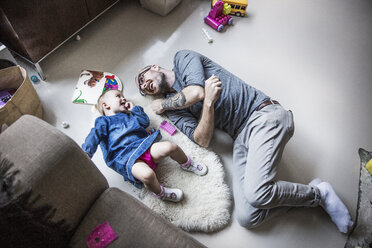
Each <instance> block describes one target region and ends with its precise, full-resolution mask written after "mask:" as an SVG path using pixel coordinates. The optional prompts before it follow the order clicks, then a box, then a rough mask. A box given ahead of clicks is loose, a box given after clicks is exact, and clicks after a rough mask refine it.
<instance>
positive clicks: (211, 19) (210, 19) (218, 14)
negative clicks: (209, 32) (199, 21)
mask: <svg viewBox="0 0 372 248" xmlns="http://www.w3.org/2000/svg"><path fill="white" fill-rule="evenodd" d="M223 8H224V3H223V2H222V1H218V2H217V3H216V4H215V5H214V7H213V9H211V10H210V11H209V14H208V16H206V17H205V18H204V21H205V23H207V24H208V25H209V26H211V27H212V28H214V29H215V30H217V31H218V32H220V31H221V30H222V28H223V26H224V25H226V24H228V25H231V24H232V23H233V19H232V18H231V16H229V15H224V14H223V13H222V10H223Z"/></svg>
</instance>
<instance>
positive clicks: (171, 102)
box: [152, 85, 204, 114]
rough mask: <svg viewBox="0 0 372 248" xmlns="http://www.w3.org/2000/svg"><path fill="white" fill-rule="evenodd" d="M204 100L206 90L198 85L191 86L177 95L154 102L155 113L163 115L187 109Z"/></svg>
mask: <svg viewBox="0 0 372 248" xmlns="http://www.w3.org/2000/svg"><path fill="white" fill-rule="evenodd" d="M203 99H204V88H203V87H201V86H198V85H190V86H187V87H185V88H184V89H183V90H182V91H180V92H178V93H176V94H175V95H173V96H171V97H168V98H164V99H156V100H154V101H153V102H152V109H153V110H154V112H155V113H157V114H161V113H163V112H164V111H166V110H175V109H185V108H188V107H190V106H192V105H194V104H195V103H197V102H199V101H201V100H203Z"/></svg>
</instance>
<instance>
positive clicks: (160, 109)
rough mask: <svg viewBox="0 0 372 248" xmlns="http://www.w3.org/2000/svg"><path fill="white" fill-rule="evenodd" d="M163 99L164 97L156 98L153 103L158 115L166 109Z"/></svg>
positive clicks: (152, 105) (153, 108) (152, 106)
mask: <svg viewBox="0 0 372 248" xmlns="http://www.w3.org/2000/svg"><path fill="white" fill-rule="evenodd" d="M162 101H163V99H155V100H153V101H152V103H151V108H152V110H153V111H154V112H155V113H156V114H158V115H161V114H162V113H164V111H165V110H164V109H163V107H162Z"/></svg>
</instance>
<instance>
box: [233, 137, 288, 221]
mask: <svg viewBox="0 0 372 248" xmlns="http://www.w3.org/2000/svg"><path fill="white" fill-rule="evenodd" d="M247 155H248V148H247V147H246V146H245V145H244V143H243V142H241V139H239V138H238V139H237V140H236V141H235V142H234V154H233V193H234V203H235V215H236V218H237V220H238V222H239V224H240V225H241V226H243V227H246V228H254V227H257V226H259V225H260V224H262V223H263V222H265V221H267V220H269V219H271V218H272V217H275V216H277V215H279V214H281V213H283V212H286V211H288V210H289V207H278V208H273V209H259V208H255V207H253V206H252V205H250V204H249V202H248V200H247V198H246V197H245V194H244V181H245V167H246V162H247Z"/></svg>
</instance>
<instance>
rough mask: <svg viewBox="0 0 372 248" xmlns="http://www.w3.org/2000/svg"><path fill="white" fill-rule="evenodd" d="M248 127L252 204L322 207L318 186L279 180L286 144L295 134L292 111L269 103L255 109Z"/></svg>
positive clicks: (246, 189)
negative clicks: (258, 109)
mask: <svg viewBox="0 0 372 248" xmlns="http://www.w3.org/2000/svg"><path fill="white" fill-rule="evenodd" d="M247 127H248V130H247V134H246V135H245V136H244V142H245V144H246V146H247V147H249V152H248V155H247V165H246V170H245V181H244V193H245V197H246V198H247V199H248V201H249V203H250V204H251V205H253V206H254V207H257V208H274V207H279V206H307V207H314V206H318V205H319V202H320V192H319V190H318V189H317V188H316V187H313V186H310V185H304V184H298V183H291V182H285V181H275V177H276V170H277V165H278V164H279V163H280V160H281V157H282V154H283V150H284V147H285V145H286V144H287V142H288V140H289V139H290V138H291V137H292V135H293V131H294V126H293V119H292V113H291V112H290V111H286V110H285V109H283V108H282V107H281V106H280V105H269V106H267V107H265V108H263V109H262V110H260V111H255V112H254V113H253V114H252V116H251V118H250V120H249V123H248V126H247Z"/></svg>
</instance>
